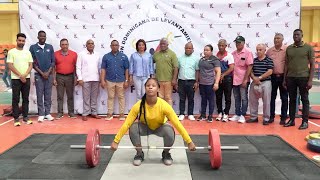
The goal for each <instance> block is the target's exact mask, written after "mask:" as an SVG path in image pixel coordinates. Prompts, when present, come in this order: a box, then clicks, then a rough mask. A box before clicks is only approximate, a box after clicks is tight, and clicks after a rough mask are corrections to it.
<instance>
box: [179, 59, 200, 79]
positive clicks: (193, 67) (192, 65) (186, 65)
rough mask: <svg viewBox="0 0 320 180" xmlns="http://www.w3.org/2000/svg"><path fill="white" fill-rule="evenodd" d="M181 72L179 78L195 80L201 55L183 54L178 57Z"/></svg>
mask: <svg viewBox="0 0 320 180" xmlns="http://www.w3.org/2000/svg"><path fill="white" fill-rule="evenodd" d="M178 63H179V74H178V79H181V80H195V79H196V71H197V70H199V57H197V56H195V55H193V54H191V55H190V56H187V55H185V54H184V55H183V56H181V57H179V59H178Z"/></svg>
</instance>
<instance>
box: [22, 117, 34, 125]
mask: <svg viewBox="0 0 320 180" xmlns="http://www.w3.org/2000/svg"><path fill="white" fill-rule="evenodd" d="M23 122H24V123H26V124H33V121H32V120H30V119H29V118H23Z"/></svg>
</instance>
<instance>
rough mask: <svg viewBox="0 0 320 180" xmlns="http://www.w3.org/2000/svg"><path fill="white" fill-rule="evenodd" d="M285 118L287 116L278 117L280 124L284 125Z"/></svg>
mask: <svg viewBox="0 0 320 180" xmlns="http://www.w3.org/2000/svg"><path fill="white" fill-rule="evenodd" d="M286 120H287V117H281V118H280V123H279V124H280V125H285V124H286Z"/></svg>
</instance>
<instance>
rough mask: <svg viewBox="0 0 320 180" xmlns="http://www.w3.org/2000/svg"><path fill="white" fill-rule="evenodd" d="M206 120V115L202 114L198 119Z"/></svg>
mask: <svg viewBox="0 0 320 180" xmlns="http://www.w3.org/2000/svg"><path fill="white" fill-rule="evenodd" d="M204 120H206V115H202V114H201V115H200V116H199V117H198V119H197V121H204Z"/></svg>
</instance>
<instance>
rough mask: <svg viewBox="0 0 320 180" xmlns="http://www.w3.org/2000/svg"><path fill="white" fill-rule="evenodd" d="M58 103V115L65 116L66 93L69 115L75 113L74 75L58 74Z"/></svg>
mask: <svg viewBox="0 0 320 180" xmlns="http://www.w3.org/2000/svg"><path fill="white" fill-rule="evenodd" d="M56 79H57V84H58V85H57V101H58V113H62V114H63V99H64V92H65V91H66V94H67V104H68V113H69V114H70V113H74V100H73V92H74V74H69V75H63V74H57V75H56Z"/></svg>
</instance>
